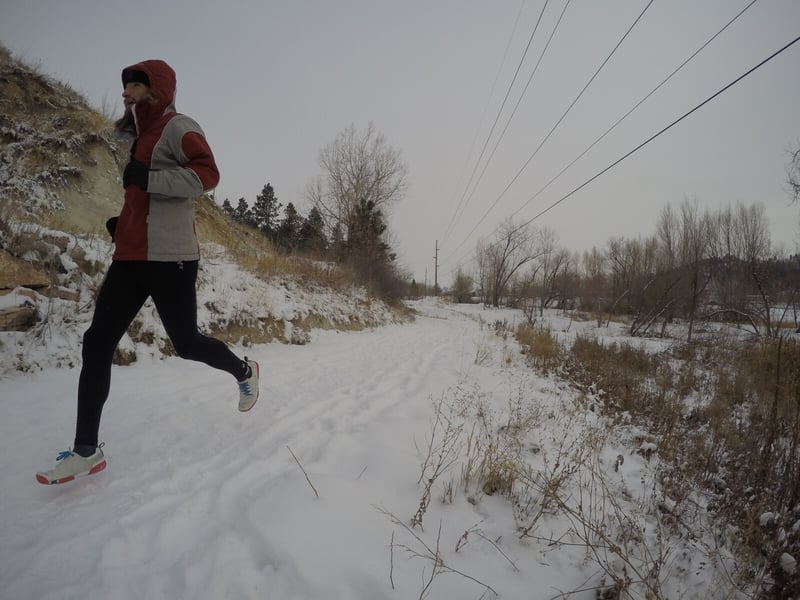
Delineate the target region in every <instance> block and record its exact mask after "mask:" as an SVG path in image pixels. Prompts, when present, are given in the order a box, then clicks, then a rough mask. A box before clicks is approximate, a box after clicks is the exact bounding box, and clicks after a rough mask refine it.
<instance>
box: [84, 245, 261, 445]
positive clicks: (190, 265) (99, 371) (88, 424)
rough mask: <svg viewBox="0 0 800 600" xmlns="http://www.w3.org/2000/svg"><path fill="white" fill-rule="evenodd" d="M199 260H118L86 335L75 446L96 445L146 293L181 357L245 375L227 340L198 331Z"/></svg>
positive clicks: (103, 287)
mask: <svg viewBox="0 0 800 600" xmlns="http://www.w3.org/2000/svg"><path fill="white" fill-rule="evenodd" d="M197 264H198V263H197V261H184V262H153V261H114V262H112V263H111V266H110V267H109V269H108V273H107V274H106V278H105V280H104V281H103V285H102V286H101V288H100V293H99V294H98V296H97V304H96V306H95V309H94V316H93V317H92V324H91V326H90V327H89V329H88V330H87V331H86V333H85V334H84V336H83V350H82V355H83V366H82V368H81V374H80V380H79V383H78V420H77V426H76V432H75V445H76V446H97V438H98V432H99V429H100V416H101V413H102V411H103V405H104V404H105V401H106V398H108V393H109V390H110V387H111V361H112V358H113V356H114V351H115V350H116V348H117V344H119V341H120V339H122V336H123V334H124V333H125V331H126V330H127V329H128V326H129V325H130V324H131V322H132V321H133V319H134V317H135V316H136V314H137V313H138V312H139V310H140V309H141V308H142V305H143V304H144V303H145V301H146V300H147V298H148V297H152V298H153V303H154V304H155V307H156V309H157V310H158V314H159V316H160V317H161V322H162V323H163V324H164V329H165V330H166V332H167V335H169V338H170V340H172V345H173V346H174V348H175V351H176V352H177V353H178V355H179V356H180V357H182V358H186V359H189V360H196V361H200V362H203V363H205V364H207V365H209V366H211V367H214V368H217V369H221V370H223V371H227V372H228V373H230V374H231V375H233V376H234V377H235V378H236V379H243V378H244V376H245V374H246V372H247V365H246V364H245V363H244V361H242V360H241V359H240V358H238V357H237V356H236V355H235V354H233V352H231V351H230V350H229V349H228V347H227V345H225V343H223V342H221V341H219V340H216V339H214V338H211V337H208V336H205V335H203V334H201V333H200V332H199V331H198V329H197V290H196V287H195V286H196V282H197Z"/></svg>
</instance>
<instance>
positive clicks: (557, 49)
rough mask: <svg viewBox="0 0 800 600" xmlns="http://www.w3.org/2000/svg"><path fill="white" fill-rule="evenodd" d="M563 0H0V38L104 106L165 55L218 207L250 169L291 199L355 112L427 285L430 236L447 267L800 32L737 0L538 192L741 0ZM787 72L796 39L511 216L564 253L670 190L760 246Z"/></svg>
mask: <svg viewBox="0 0 800 600" xmlns="http://www.w3.org/2000/svg"><path fill="white" fill-rule="evenodd" d="M565 1H566V0H552V1H550V2H547V3H545V2H544V0H527V1H525V2H522V1H521V0H484V1H474V0H427V1H422V0H403V1H400V0H396V1H393V2H389V1H381V0H349V1H334V0H315V1H314V0H305V1H303V0H297V1H290V0H284V1H277V2H276V1H271V2H266V1H262V0H252V1H244V0H229V1H226V2H224V3H223V2H210V1H208V0H192V1H191V2H189V1H172V2H168V3H167V2H154V1H151V0H140V1H138V2H125V3H123V2H120V1H119V0H102V1H100V0H97V1H88V0H70V1H69V2H65V1H64V0H24V1H23V0H0V42H2V43H3V44H4V45H5V46H7V47H8V48H9V49H11V50H12V51H13V52H14V54H15V55H16V56H17V57H19V58H22V59H23V60H25V61H26V62H28V63H32V64H34V65H38V66H39V67H40V69H41V70H42V71H43V72H44V73H46V74H48V75H51V76H53V77H55V78H58V79H59V80H61V81H64V82H65V83H68V84H70V85H71V86H72V87H74V88H75V89H77V90H79V91H81V92H82V93H83V94H84V95H85V96H86V97H87V99H88V100H89V101H90V102H91V103H92V104H93V105H95V106H96V107H98V108H99V107H102V106H104V105H105V106H106V107H116V108H117V109H120V107H121V98H120V93H121V84H120V79H119V73H120V70H121V68H122V67H124V66H126V65H128V64H131V63H134V62H137V61H139V60H142V59H147V58H161V59H164V60H166V61H167V62H168V63H170V65H172V67H173V68H174V69H175V70H176V72H177V77H178V100H177V108H178V110H179V111H180V112H184V113H186V114H189V115H190V116H192V117H194V118H195V119H196V120H197V121H198V122H199V123H200V124H201V126H202V127H203V129H204V130H205V132H206V135H207V137H208V139H209V142H210V143H211V146H212V149H213V150H214V153H215V155H216V158H217V162H218V164H219V167H220V170H221V173H222V180H221V182H220V185H219V187H218V189H217V198H218V200H219V201H222V200H223V199H225V198H229V199H230V200H231V202H232V203H233V204H234V205H235V204H236V201H237V200H238V198H240V197H245V198H246V199H247V200H248V201H250V202H251V203H252V202H253V201H254V199H255V196H256V195H257V194H258V193H259V192H260V190H261V188H262V187H263V185H264V184H265V183H267V182H269V183H271V184H272V186H273V187H274V189H275V192H276V195H277V197H278V200H279V201H280V202H281V203H282V204H284V205H285V204H287V203H288V202H293V203H294V204H295V206H296V207H297V208H298V209H299V210H300V212H301V214H303V215H305V214H307V212H308V209H309V205H308V203H307V201H306V200H305V194H304V190H305V187H306V184H307V183H308V182H309V180H311V179H312V178H314V177H315V176H317V175H319V174H320V173H321V169H320V167H319V163H318V157H319V151H320V149H321V148H323V147H324V146H325V145H326V144H328V143H329V142H331V141H332V140H333V139H334V137H335V136H336V135H337V134H338V133H339V132H341V131H342V130H343V129H345V128H346V127H348V126H349V125H351V124H353V125H355V126H356V128H358V129H359V130H363V129H364V128H365V127H366V125H367V123H369V122H370V121H372V122H373V123H374V124H375V127H376V128H377V130H378V131H380V132H381V133H383V134H384V135H385V137H386V139H387V141H388V143H389V144H390V145H391V146H392V147H393V148H395V149H397V150H399V151H400V152H401V155H402V159H403V161H404V162H405V163H406V164H407V165H408V184H409V188H408V192H407V194H406V197H405V198H404V199H403V200H402V202H400V203H398V204H397V205H396V206H394V208H393V210H392V214H391V216H390V227H391V228H392V230H393V232H394V235H395V244H396V247H397V250H398V252H399V260H400V263H401V264H402V265H404V266H405V267H406V268H407V270H408V271H409V272H410V273H411V274H412V275H413V276H414V277H415V278H416V279H417V280H418V281H423V280H424V279H425V278H426V276H427V281H428V282H429V283H432V281H433V266H434V260H433V256H434V252H435V247H436V242H437V240H438V244H439V248H440V250H439V263H440V270H439V271H440V282H443V283H445V284H448V283H449V281H450V280H451V279H452V273H453V270H454V269H455V268H456V267H457V266H458V265H459V264H461V263H468V262H469V260H470V259H471V257H472V255H473V252H474V248H475V243H476V241H477V240H478V239H480V238H486V237H488V236H491V234H492V232H493V231H494V229H495V228H496V227H497V225H498V224H499V223H500V222H501V221H502V220H504V219H505V218H507V217H509V216H511V215H513V216H514V218H515V219H516V220H517V221H518V222H522V221H527V220H530V219H533V218H534V217H535V216H536V215H538V214H539V213H540V212H541V211H542V210H544V209H546V208H547V207H549V206H550V205H552V204H553V203H554V202H557V201H558V200H560V199H561V198H562V197H564V196H565V195H566V194H568V193H569V192H571V191H572V190H574V189H575V188H577V187H578V186H580V185H581V184H583V183H584V182H585V181H587V180H588V179H589V178H591V177H592V176H593V175H595V174H596V173H598V172H599V171H601V170H603V169H604V168H606V167H607V166H609V165H610V164H612V163H613V162H614V161H616V160H617V159H618V158H620V157H621V156H623V155H625V154H626V153H627V152H629V151H631V150H633V149H634V148H635V147H636V146H637V145H639V144H640V143H641V142H643V141H645V140H646V139H647V138H649V137H650V136H651V135H653V134H654V133H656V132H658V131H659V130H661V129H662V128H664V127H666V126H667V125H669V124H670V123H671V122H672V121H674V120H675V119H677V118H678V117H680V116H682V115H683V114H684V113H686V112H687V111H689V110H691V109H692V108H694V107H695V106H696V105H698V104H699V103H700V102H702V101H703V100H705V99H706V98H708V97H709V96H711V95H712V94H714V93H715V92H717V91H718V90H719V89H721V88H722V87H724V86H725V85H727V84H728V83H730V82H731V81H733V80H734V79H736V78H737V77H738V76H740V75H741V74H743V73H744V72H746V71H747V70H748V69H750V68H751V67H753V66H755V65H756V64H758V63H759V62H761V61H762V60H763V59H765V58H767V57H768V56H769V55H771V54H772V53H773V52H775V51H777V50H779V49H780V48H781V47H783V46H784V45H786V44H787V43H789V42H791V41H792V40H794V39H795V38H796V37H797V36H798V35H800V2H798V1H797V0H759V1H757V2H756V3H755V4H754V5H753V6H752V7H750V8H749V9H748V10H747V11H746V12H745V13H744V14H743V15H742V16H741V17H740V18H739V19H738V20H737V21H736V22H735V23H734V24H733V25H731V26H730V27H729V28H728V29H727V30H725V32H723V33H722V34H721V35H720V36H719V37H718V38H716V40H714V42H712V43H711V44H710V45H709V46H708V47H706V48H705V50H703V52H701V53H700V54H698V55H697V56H696V57H695V58H694V59H693V60H692V61H691V62H689V63H688V64H687V65H686V66H685V67H684V68H683V69H682V70H681V71H680V72H678V73H677V74H676V75H675V76H674V77H672V79H670V80H669V81H668V82H667V83H666V84H665V85H664V86H663V87H661V88H660V89H659V90H658V91H657V92H656V93H655V94H653V95H652V96H651V97H650V98H649V99H648V100H647V101H646V102H645V103H644V104H642V105H641V106H640V107H639V108H638V109H637V110H636V111H635V112H633V113H632V114H631V115H630V116H629V117H628V118H627V119H625V120H624V121H623V122H622V123H621V124H620V125H619V126H617V127H616V128H615V129H614V130H613V131H612V132H611V133H610V134H608V135H607V136H606V137H605V138H604V139H603V140H602V141H601V142H600V143H598V144H597V145H596V146H595V147H594V148H592V150H591V151H589V152H588V153H587V154H586V155H585V156H584V157H583V158H581V159H580V160H579V161H578V162H576V163H575V164H574V165H573V166H572V167H571V168H570V169H568V170H567V171H566V172H565V173H564V174H563V175H562V176H561V177H559V178H558V179H557V180H555V181H554V182H553V183H552V184H551V185H550V186H549V187H547V188H545V189H544V191H541V193H539V192H540V190H541V189H542V188H543V187H544V186H545V185H546V184H548V182H550V181H551V179H552V178H553V177H554V176H555V175H556V174H558V173H559V172H560V171H561V170H562V169H563V168H564V167H565V166H566V165H568V164H569V163H570V162H571V161H572V160H573V159H575V158H576V157H578V156H579V155H580V154H581V153H582V152H583V151H584V150H586V149H587V148H588V147H589V146H590V145H591V144H592V142H594V141H595V140H596V139H597V138H598V137H600V136H601V135H602V134H603V133H604V132H605V131H606V130H607V129H608V128H609V127H611V126H612V125H613V124H614V123H615V122H616V121H617V120H618V119H619V118H620V117H622V116H623V115H624V114H625V113H626V112H627V111H628V110H630V109H631V108H632V107H633V106H634V105H635V104H636V103H637V102H638V101H639V100H641V99H642V98H643V97H645V96H646V95H647V94H648V93H649V92H650V91H651V90H653V88H655V87H656V86H657V85H658V84H659V83H661V82H662V81H663V80H664V79H665V78H666V77H667V76H668V75H669V74H670V73H672V71H674V70H675V69H676V68H677V67H678V66H679V65H680V64H681V63H682V62H683V61H684V60H686V59H687V58H688V57H689V56H690V55H691V54H692V53H694V52H695V51H696V50H697V49H698V48H700V47H701V46H702V45H703V44H704V43H706V42H707V41H708V40H709V39H710V38H711V37H712V36H713V35H714V34H716V33H717V32H718V31H719V30H720V29H722V27H723V26H724V25H725V24H726V23H728V21H730V20H731V19H732V18H733V17H734V16H735V15H736V14H737V13H739V12H740V11H741V10H742V9H743V8H745V6H747V5H748V4H749V3H750V0H716V1H712V0H656V1H654V2H652V4H650V5H649V7H648V1H647V0H636V1H634V0H605V1H599V0H572V1H571V2H570V3H569V5H568V6H567V7H566V11H565V12H563V18H561V21H560V24H559V25H558V27H557V28H555V26H556V23H557V21H558V19H559V17H560V16H561V15H562V11H564V8H565ZM646 7H648V8H647V10H646V11H645V12H644V14H643V16H642V17H641V19H640V20H639V21H638V23H637V24H636V26H635V27H634V28H633V29H632V31H631V32H630V34H629V35H628V36H627V37H626V38H625V40H624V41H623V42H622V44H621V45H620V46H619V48H618V49H617V50H616V52H615V53H614V54H613V56H611V58H610V59H609V60H608V62H607V63H606V64H605V66H604V67H603V68H602V70H600V72H599V74H597V76H596V77H595V78H594V80H593V81H592V83H591V85H589V86H588V87H587V88H586V90H585V92H583V94H582V95H581V96H580V98H579V99H578V100H577V102H575V103H574V105H573V106H572V108H571V109H570V110H569V111H568V108H569V107H570V105H571V104H572V103H573V102H574V101H575V100H576V98H578V96H579V94H580V92H581V90H582V89H583V88H584V87H585V86H586V84H587V83H588V82H589V81H590V79H591V78H592V76H593V75H594V74H595V73H596V72H597V70H598V69H599V68H600V66H601V64H602V63H603V61H604V60H605V59H606V58H607V57H608V56H609V54H611V52H612V50H613V49H614V47H615V46H616V45H617V44H618V43H619V42H620V40H621V39H622V37H623V36H624V35H625V32H626V31H628V29H629V28H630V27H631V25H632V24H633V23H634V21H636V19H637V17H638V16H639V15H640V13H642V11H643V10H644V9H645V8H646ZM543 8H544V11H543ZM540 15H541V20H540V21H539V17H540ZM537 22H539V25H538V28H536V24H537ZM534 28H536V31H535V34H534ZM554 28H555V33H553V32H554ZM532 34H533V35H532ZM551 34H552V39H551V41H550V43H549V45H548V46H547V49H546V51H544V50H545V46H546V45H547V44H548V39H550V38H551ZM529 42H530V43H529ZM526 47H528V50H527V54H525V55H524V53H525V49H526ZM523 55H524V60H523ZM537 63H538V68H535V67H536V65H537ZM515 73H517V76H516V81H515V83H514V85H513V86H511V83H512V80H513V78H514V74H515ZM798 73H800V42H799V43H797V44H795V45H794V46H792V47H791V48H789V49H788V50H786V51H785V52H783V53H782V54H780V55H779V56H778V57H776V58H775V59H773V60H772V61H770V62H769V63H767V64H766V65H764V66H763V67H762V68H760V69H758V70H757V71H755V72H754V73H753V74H752V75H750V76H748V77H747V78H745V79H744V80H742V81H741V82H740V83H738V84H737V85H735V86H733V87H732V88H730V89H729V90H728V91H727V92H725V93H724V94H722V95H720V96H719V97H717V98H716V99H715V100H713V101H712V102H710V103H709V104H707V105H705V106H704V107H703V108H701V109H700V110H699V111H697V112H695V113H694V114H692V115H691V116H689V117H688V118H687V119H685V120H683V121H682V122H681V123H679V124H678V125H676V126H675V127H673V128H672V129H670V130H669V131H667V132H666V133H664V134H663V135H661V136H660V137H658V138H657V139H655V140H654V141H653V142H651V143H650V144H648V145H646V146H645V147H643V148H642V149H641V150H639V151H638V152H636V153H635V154H633V155H632V156H631V157H630V158H628V159H626V160H625V161H623V162H621V163H620V164H619V165H617V166H616V167H614V168H613V169H611V170H610V171H609V172H607V173H606V174H604V175H602V176H601V177H599V178H597V179H596V180H595V181H593V182H592V183H590V184H589V185H587V186H586V187H584V188H583V189H581V190H580V191H578V192H577V193H575V194H574V195H572V196H570V197H569V198H567V199H566V200H564V201H563V202H561V203H560V204H558V205H557V206H556V207H554V208H553V209H552V210H550V211H548V212H546V213H545V214H543V215H542V216H540V217H538V218H536V219H535V220H533V221H532V223H531V225H532V226H537V227H549V228H551V229H552V230H553V231H554V232H555V233H556V234H557V236H558V239H559V242H560V244H561V245H562V246H564V247H567V248H569V249H571V250H574V251H582V250H585V249H589V248H591V247H592V246H598V247H602V246H604V245H605V243H606V241H607V240H608V239H609V238H610V237H614V236H624V237H637V236H639V235H643V236H644V235H650V234H652V233H653V232H654V230H655V225H656V221H657V219H658V215H659V213H660V211H661V210H662V208H663V207H665V206H666V205H667V204H672V205H673V206H674V207H677V206H678V205H679V204H680V203H681V202H682V201H683V200H684V198H694V199H696V200H697V201H698V203H699V204H700V206H701V208H704V209H705V208H708V209H709V210H712V211H715V210H718V209H720V208H724V207H727V206H729V205H734V204H735V203H737V202H743V203H745V204H748V205H749V204H753V203H763V205H764V206H765V208H766V211H767V215H768V218H769V221H770V226H771V231H772V240H773V242H775V243H782V244H784V247H785V248H786V249H788V250H793V249H794V247H795V243H796V239H797V237H798V236H797V229H798V227H797V223H798V207H797V206H793V205H790V203H789V196H788V193H787V190H786V188H787V186H786V165H787V163H788V160H789V156H788V150H789V148H790V147H792V146H797V145H798V144H800V108H799V107H800V102H799V100H800V76H798ZM532 74H533V76H532ZM529 81H530V83H529V84H528V82H529ZM526 84H528V86H527V90H526V91H525V93H524V94H523V90H524V88H525V86H526ZM504 98H506V101H505V107H504V108H503V110H502V111H501V110H500V109H501V106H502V105H503V101H504ZM515 107H516V112H515V113H514V116H513V118H511V119H510V116H511V114H512V110H514V108H515ZM565 113H566V116H564V115H565ZM562 116H563V117H564V118H563V120H561V122H560V124H559V125H558V126H557V127H555V129H554V126H556V124H557V123H558V121H559V120H560V119H562ZM509 119H510V120H509ZM495 122H496V125H495V127H494V133H493V135H492V136H491V137H489V133H490V130H491V128H492V125H493V124H494V123H495ZM503 130H505V134H504V135H503V137H502V139H501V140H500V142H499V144H498V140H499V139H500V134H501V132H502V131H503ZM551 132H552V133H551ZM548 134H549V138H548V137H547V136H548ZM545 139H546V141H545ZM543 142H544V143H543ZM484 148H485V151H484V152H483V158H482V160H481V161H480V162H478V158H479V156H480V155H481V151H482V149H484ZM490 156H491V160H488V159H489V157H490ZM526 164H527V166H526ZM471 176H472V177H471ZM470 178H471V182H472V183H471V185H469V187H468V185H467V184H468V182H469V181H470ZM476 184H477V186H476Z"/></svg>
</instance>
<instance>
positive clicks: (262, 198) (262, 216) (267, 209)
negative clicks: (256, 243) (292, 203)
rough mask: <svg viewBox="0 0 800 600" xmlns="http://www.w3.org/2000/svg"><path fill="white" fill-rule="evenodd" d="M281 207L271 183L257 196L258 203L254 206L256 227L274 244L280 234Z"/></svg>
mask: <svg viewBox="0 0 800 600" xmlns="http://www.w3.org/2000/svg"><path fill="white" fill-rule="evenodd" d="M281 206H282V205H281V204H280V203H279V202H278V199H277V198H276V197H275V190H273V189H272V185H271V184H269V183H268V184H266V185H265V186H264V187H263V188H262V189H261V193H260V194H259V195H258V196H256V201H255V204H254V205H253V218H254V221H255V225H256V227H258V228H259V229H260V230H261V231H262V232H263V233H265V234H266V235H267V237H269V238H270V239H271V240H272V241H273V242H274V241H275V240H276V234H277V232H278V224H279V221H278V219H279V215H280V210H281Z"/></svg>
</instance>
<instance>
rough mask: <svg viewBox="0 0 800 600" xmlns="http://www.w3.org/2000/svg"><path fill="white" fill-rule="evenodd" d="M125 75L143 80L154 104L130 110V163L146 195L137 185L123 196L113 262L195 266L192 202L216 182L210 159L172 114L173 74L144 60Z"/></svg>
mask: <svg viewBox="0 0 800 600" xmlns="http://www.w3.org/2000/svg"><path fill="white" fill-rule="evenodd" d="M127 69H130V70H134V71H143V72H144V73H146V74H147V77H148V78H149V80H150V91H151V93H152V95H153V96H154V98H155V102H154V103H152V104H150V103H148V102H140V103H137V104H136V105H134V106H133V107H132V109H133V111H134V112H133V114H134V117H135V120H136V130H137V137H136V141H135V145H134V153H133V158H134V159H136V160H138V161H141V162H143V163H144V164H145V165H147V166H148V167H149V168H150V174H149V179H148V184H147V192H144V191H142V190H141V189H140V188H139V187H138V186H136V185H130V186H128V187H127V188H126V190H125V204H124V205H123V207H122V212H121V213H120V216H119V221H118V222H117V227H116V231H115V244H116V249H115V251H114V260H152V261H176V262H177V261H181V260H198V259H199V258H200V251H199V246H198V243H197V235H196V233H195V227H194V202H195V198H196V197H197V196H199V195H201V194H202V193H203V192H205V191H208V190H210V189H213V188H214V187H216V185H217V183H218V182H219V171H218V170H217V165H216V163H215V162H214V155H213V154H212V152H211V148H209V146H208V143H207V142H206V139H205V135H204V134H203V131H202V130H201V129H200V126H199V125H198V124H197V123H196V122H195V121H194V120H192V119H190V118H189V117H187V116H186V115H182V114H179V113H177V112H175V72H174V71H173V70H172V69H171V68H170V66H169V65H168V64H167V63H165V62H164V61H161V60H146V61H143V62H140V63H137V64H135V65H131V66H130V67H127ZM127 69H126V70H127Z"/></svg>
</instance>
